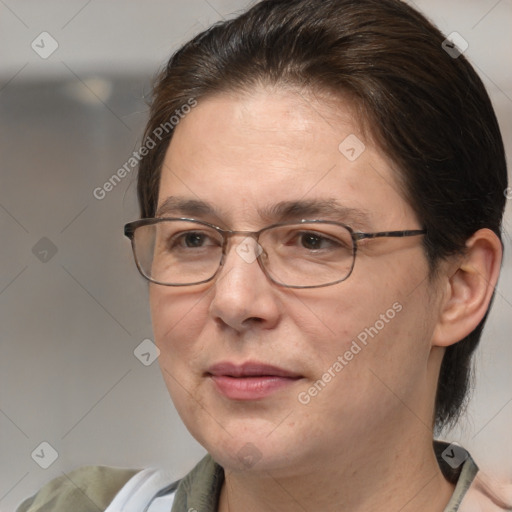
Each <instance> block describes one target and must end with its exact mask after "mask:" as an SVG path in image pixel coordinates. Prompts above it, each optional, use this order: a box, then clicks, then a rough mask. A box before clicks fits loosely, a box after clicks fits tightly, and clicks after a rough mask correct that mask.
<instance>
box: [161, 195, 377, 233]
mask: <svg viewBox="0 0 512 512" xmlns="http://www.w3.org/2000/svg"><path fill="white" fill-rule="evenodd" d="M257 212H258V215H260V217H261V218H262V219H264V221H265V222H269V223H277V222H286V221H293V220H302V219H311V220H313V218H319V217H321V218H323V219H325V220H337V221H338V222H344V223H346V224H349V225H350V226H351V227H355V228H357V229H361V228H362V227H367V226H368V225H369V224H370V214H369V212H368V211H367V210H363V209H359V208H352V207H348V206H344V205H342V204H340V203H339V202H338V201H336V200H335V199H310V200H297V201H280V202H279V203H276V204H273V205H270V206H266V207H264V208H258V210H257ZM170 215H180V216H186V217H197V216H204V215H213V216H215V217H217V218H220V217H221V215H220V213H219V212H218V211H217V210H216V209H215V207H214V206H213V205H212V204H210V203H208V202H205V201H201V200H198V199H187V198H184V197H179V196H169V197H167V198H166V199H165V201H164V202H163V203H162V204H161V205H160V206H159V208H158V210H157V212H156V215H155V217H166V216H170Z"/></svg>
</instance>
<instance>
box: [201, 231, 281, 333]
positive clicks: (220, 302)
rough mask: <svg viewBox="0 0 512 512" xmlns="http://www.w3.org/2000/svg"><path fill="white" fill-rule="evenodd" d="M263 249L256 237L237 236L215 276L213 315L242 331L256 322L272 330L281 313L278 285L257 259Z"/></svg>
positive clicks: (211, 310) (229, 245)
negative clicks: (268, 276) (276, 285)
mask: <svg viewBox="0 0 512 512" xmlns="http://www.w3.org/2000/svg"><path fill="white" fill-rule="evenodd" d="M261 252H262V248H261V246H260V245H259V244H258V243H257V242H256V240H255V239H254V238H252V237H247V236H245V237H243V236H236V237H233V238H232V239H231V243H230V244H228V247H227V249H226V255H225V257H224V262H223V266H222V267H221V269H220V270H219V273H218V274H217V276H216V278H215V285H214V290H213V291H212V293H213V298H212V300H211V303H210V314H211V315H212V316H213V317H214V318H215V319H216V320H217V321H220V322H222V323H223V324H226V325H228V326H230V327H231V328H233V329H235V330H236V331H239V332H241V331H244V330H247V329H249V328H251V327H254V326H255V325H258V326H259V327H260V328H266V329H270V328H272V327H274V326H275V325H276V324H277V322H278V321H279V318H280V315H281V307H280V303H279V300H278V297H277V290H276V288H275V285H273V284H272V282H271V281H270V280H269V279H268V278H267V276H266V275H265V273H264V272H263V270H262V269H261V267H260V265H259V264H258V261H257V257H258V256H259V255H260V254H261Z"/></svg>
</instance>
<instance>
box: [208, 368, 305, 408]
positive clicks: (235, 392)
mask: <svg viewBox="0 0 512 512" xmlns="http://www.w3.org/2000/svg"><path fill="white" fill-rule="evenodd" d="M205 376H206V377H209V378H210V379H211V380H212V381H213V383H214V384H215V387H216V389H217V391H219V392H220V393H221V394H222V395H223V396H225V397H227V398H229V399H231V400H258V399H262V398H265V397H267V396H269V395H271V394H273V393H274V392H276V391H278V390H280V389H282V388H284V387H287V386H290V385H292V384H294V383H295V382H296V381H298V380H299V379H301V378H302V376H301V375H300V374H298V373H296V372H292V371H289V370H286V369H284V368H280V367H277V366H272V365H268V364H264V363H259V362H252V361H248V362H246V363H243V364H241V365H237V364H234V363H230V362H222V363H218V364H215V365H213V366H211V367H210V368H209V369H208V370H207V372H206V373H205Z"/></svg>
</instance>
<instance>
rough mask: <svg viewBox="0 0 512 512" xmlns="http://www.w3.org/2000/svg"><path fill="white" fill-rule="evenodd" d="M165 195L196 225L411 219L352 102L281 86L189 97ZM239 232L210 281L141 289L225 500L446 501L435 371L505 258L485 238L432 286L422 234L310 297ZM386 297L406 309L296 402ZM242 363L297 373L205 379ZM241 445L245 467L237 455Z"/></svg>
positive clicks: (382, 506)
mask: <svg viewBox="0 0 512 512" xmlns="http://www.w3.org/2000/svg"><path fill="white" fill-rule="evenodd" d="M350 134H355V135H356V136H357V137H358V138H359V139H360V140H362V141H363V142H364V144H365V146H366V149H365V150H364V152H363V153H362V154H361V155H360V156H359V157H358V158H357V159H356V160H355V161H353V162H351V161H349V160H348V159H347V158H346V157H345V156H344V155H343V154H342V153H341V152H340V151H339V150H338V146H339V144H340V143H341V142H342V141H343V140H344V139H345V138H346V137H347V136H348V135H350ZM169 196H176V197H180V198H182V199H194V200H201V201H204V202H208V203H210V204H211V205H212V206H213V207H214V212H211V213H208V214H205V213H200V212H197V215H194V217H195V218H198V219H201V220H205V221H208V222H211V223H213V224H216V225H218V226H220V227H223V228H226V229H233V230H253V231H256V230H259V229H261V228H262V227H264V226H267V225H269V224H271V223H272V222H276V221H278V219H273V218H267V217H261V216H260V215H259V214H258V209H259V208H262V207H266V206H271V205H273V204H276V203H278V202H280V201H297V200H303V199H308V200H329V199H335V200H336V201H338V202H339V203H341V204H343V205H344V206H347V207H350V208H353V209H359V210H364V211H365V212H366V214H367V219H366V220H364V221H361V220H358V219H354V218H350V217H347V218H343V217H341V218H340V217H335V216H333V215H323V216H322V218H324V219H327V220H337V221H341V222H345V223H346V224H349V225H352V227H353V228H354V229H356V230H361V231H368V232H372V231H387V230H404V229H421V228H422V226H421V225H420V223H419V222H418V219H417V218H416V215H415V213H414V211H413V209H412V207H411V206H410V205H409V203H408V202H407V201H406V199H405V198H404V197H403V195H402V193H401V192H400V189H399V187H398V185H397V179H396V171H395V170H394V166H393V163H392V162H391V161H390V160H389V159H388V158H387V157H386V155H384V153H383V152H382V151H381V150H380V149H379V148H378V147H377V146H376V145H375V144H374V143H373V142H372V140H371V138H370V137H368V136H367V135H365V134H364V133H363V132H362V130H361V128H360V126H359V124H358V123H357V121H356V120H355V118H354V116H352V114H351V108H350V104H349V103H348V102H346V101H342V100H339V101H338V102H337V104H336V110H335V105H334V104H333V102H332V101H330V100H329V101H328V100H327V99H323V100H321V99H317V98H314V97H313V96H311V95H308V94H305V93H299V92H298V91H293V90H285V89H279V88H275V89H270V88H268V87H267V88H263V87H262V88H260V89H258V90H254V91H251V93H250V94H234V93H229V94H227V93H226V94H218V95H215V96H211V97H209V98H207V99H203V100H201V101H200V102H199V104H198V106H197V107H195V108H194V109H193V110H192V112H191V113H190V114H189V115H187V117H186V118H185V119H183V120H182V121H181V122H180V124H179V125H178V126H177V128H176V131H175V134H174V136H173V139H172V141H171V144H170V146H169V149H168V151H167V154H166V157H165V161H164V165H163V169H162V176H161V183H160V192H159V199H158V205H159V206H161V205H162V204H163V202H164V201H165V200H166V199H167V198H168V197H169ZM190 213H191V212H184V211H172V212H167V213H166V216H177V217H178V216H190ZM300 218H301V217H299V218H298V219H297V220H300ZM493 237H494V238H493ZM243 238H244V237H243V236H235V237H234V238H232V241H231V244H230V247H229V253H228V256H227V259H226V261H225V264H224V266H223V267H222V269H221V271H220V273H219V275H218V276H217V277H216V279H215V280H214V281H213V282H210V283H207V284H203V285H195V286H188V287H166V286H160V285H155V284H151V285H150V304H151V313H152V320H153V328H154V335H155V340H156V343H157V345H158V346H159V348H160V350H161V355H160V357H159V361H160V365H161V369H162V373H163V376H164V378H165V382H166V385H167V387H168V390H169V392H170V395H171V397H172V399H173V402H174V404H175V406H176V408H177V410H178V412H179V414H180V416H181V418H182V419H183V421H184V423H185V424H186V426H187V428H188V429H189V431H190V432H191V433H192V435H193V436H194V437H195V438H196V439H197V440H198V441H199V443H201V444H202V445H203V446H204V447H205V448H206V449H207V450H208V452H209V453H210V454H211V455H212V456H213V458H214V459H215V460H216V461H217V462H218V463H219V464H221V465H222V466H223V467H224V469H225V483H224V486H223V488H222V492H221V497H220V503H219V510H220V511H221V512H224V511H228V510H229V511H231V512H234V511H242V510H243V511H245V512H262V511H274V510H276V511H277V510H279V511H281V512H282V511H285V512H286V511H292V510H293V511H296V510H324V511H327V512H329V511H337V512H339V511H343V510H347V511H348V510H350V511H352V512H354V511H355V512H357V511H363V510H364V511H366V512H367V511H371V510H379V511H385V510H389V511H396V510H401V511H402V512H406V511H413V510H414V511H418V510H419V511H422V510H425V511H426V510H428V511H442V510H443V509H444V507H445V506H446V504H447V502H448V500H449V498H450V496H451V494H452V492H453V486H452V485H451V484H449V483H448V482H447V481H446V480H445V479H444V478H443V476H442V473H441V471H440V469H439V466H438V464H437V462H436V460H435V457H434V452H433V449H432V436H433V434H432V418H433V409H434V398H435V390H436V383H437V378H438V373H439V367H440V363H441V360H442V356H443V353H444V350H445V347H446V346H447V345H449V344H451V343H455V342H456V341H458V340H459V339H461V337H463V336H464V335H465V334H464V333H467V332H470V331H471V330H472V329H473V328H474V327H475V326H476V325H477V323H478V321H479V318H481V317H482V316H483V314H484V313H485V310H486V308H487V306H488V303H489V300H490V295H491V293H492V283H493V280H494V282H495V279H497V272H498V271H497V268H499V261H500V257H501V253H500V246H499V242H497V241H496V237H495V236H494V235H493V234H492V233H490V232H488V231H487V230H481V233H480V234H479V235H475V237H474V240H472V241H470V242H469V243H468V254H469V256H467V257H466V258H457V259H454V260H450V261H447V262H444V263H443V264H442V265H441V267H440V273H439V277H438V278H437V279H436V280H435V281H434V282H432V281H430V280H429V279H428V266H427V261H426V258H425V255H424V252H423V249H422V246H421V237H411V238H399V239H391V238H384V239H378V240H369V241H366V242H364V243H360V245H359V248H358V254H357V259H356V264H355V267H354V270H353V273H352V275H351V276H350V277H349V278H348V279H347V280H346V281H344V282H342V283H339V284H336V285H333V286H328V287H324V288H316V289H290V288H284V287H279V286H276V285H275V284H273V283H272V282H270V281H269V280H268V279H267V278H266V276H265V275H264V273H263V272H262V270H261V268H260V267H259V265H258V264H257V262H253V263H247V262H246V261H244V259H242V258H241V257H240V256H239V255H238V253H237V252H236V250H235V249H236V246H237V244H239V243H240V242H241V241H242V240H243ZM396 303H398V304H399V305H400V306H401V311H400V312H398V313H397V314H396V315H395V316H394V318H393V319H392V320H390V321H389V322H387V323H386V324H385V326H384V328H382V329H381V330H380V331H379V332H378V334H377V335H376V336H375V337H374V338H370V339H369V342H368V344H367V345H366V346H365V347H364V348H363V349H362V350H361V351H360V352H359V353H358V354H357V355H356V356H354V358H353V359H352V360H351V361H350V362H349V363H348V364H347V365H346V366H345V367H344V368H343V370H342V371H341V372H339V373H337V374H336V376H335V377H334V378H332V379H331V381H330V382H329V383H328V384H327V385H326V386H325V388H323V389H322V390H321V392H319V393H318V394H317V395H316V396H314V397H312V398H311V401H310V402H309V403H308V404H303V403H300V401H299V400H298V395H299V393H301V392H306V391H307V390H308V389H309V388H310V387H311V386H312V385H313V384H314V383H315V382H316V381H317V380H318V379H320V378H322V375H323V374H325V372H327V371H328V369H329V368H330V367H332V365H333V363H334V362H335V361H336V360H337V357H338V356H339V355H343V354H344V353H345V352H346V351H347V350H348V349H349V348H350V346H351V343H352V341H353V340H354V339H355V338H356V337H357V335H358V334H359V333H360V332H361V331H363V330H364V329H365V328H367V327H370V326H374V325H375V323H376V321H377V320H379V319H380V318H381V315H382V314H385V313H386V311H387V310H389V309H390V308H392V305H393V304H396ZM249 360H251V361H260V362H264V363H267V364H272V365H275V366H279V367H282V368H285V369H287V370H289V371H293V372H295V373H297V374H299V375H300V377H301V378H300V379H298V380H296V381H294V382H293V383H292V384H290V385H287V386H286V387H284V388H282V389H279V390H278V391H276V392H274V393H272V394H271V395H269V396H267V397H265V398H263V399H261V400H254V401H239V400H231V399H228V398H226V397H225V396H224V395H222V394H221V393H219V391H218V390H217V388H216V386H215V385H214V383H213V382H212V380H211V379H210V378H209V377H208V376H207V375H206V374H205V372H206V371H207V369H208V368H209V367H210V366H211V365H213V364H215V363H218V362H220V361H231V362H234V363H236V364H241V363H243V362H245V361H249ZM247 443H250V446H251V448H250V450H251V453H252V454H253V457H254V460H253V462H252V463H251V464H250V466H249V467H248V466H247V465H244V464H243V463H242V462H241V460H240V450H242V452H241V453H244V452H243V450H247V449H248V448H247ZM244 446H245V448H244Z"/></svg>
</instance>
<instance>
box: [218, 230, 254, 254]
mask: <svg viewBox="0 0 512 512" xmlns="http://www.w3.org/2000/svg"><path fill="white" fill-rule="evenodd" d="M220 233H221V235H222V239H223V241H222V254H223V255H224V256H225V255H226V254H227V248H228V244H229V240H230V239H231V238H233V237H235V236H243V237H246V238H247V237H251V238H254V240H255V241H256V243H259V238H260V234H261V230H260V231H247V230H234V229H223V230H221V231H220Z"/></svg>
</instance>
